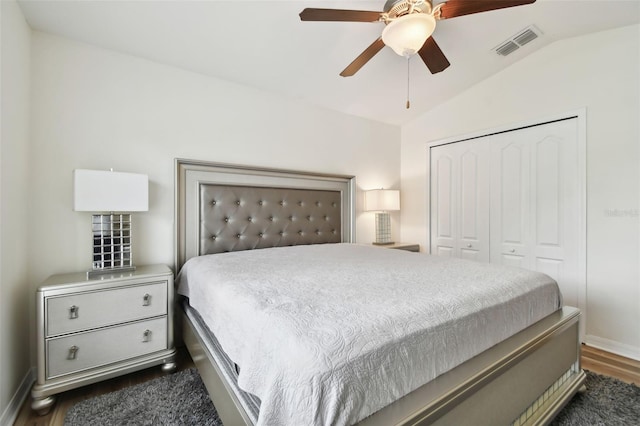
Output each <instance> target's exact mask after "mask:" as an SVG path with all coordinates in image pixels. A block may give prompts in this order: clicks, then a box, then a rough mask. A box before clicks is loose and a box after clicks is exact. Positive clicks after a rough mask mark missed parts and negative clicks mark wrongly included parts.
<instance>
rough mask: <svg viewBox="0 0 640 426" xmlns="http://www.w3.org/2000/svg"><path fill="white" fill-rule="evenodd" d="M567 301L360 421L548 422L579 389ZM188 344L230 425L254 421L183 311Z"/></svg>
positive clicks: (369, 425) (573, 319)
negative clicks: (508, 336) (549, 313)
mask: <svg viewBox="0 0 640 426" xmlns="http://www.w3.org/2000/svg"><path fill="white" fill-rule="evenodd" d="M579 315H580V312H579V311H578V310H577V309H575V308H570V307H565V308H563V309H562V310H560V311H557V312H555V313H553V314H552V315H549V316H548V317H546V318H544V319H542V320H541V321H539V322H537V323H536V324H534V325H532V326H531V327H529V328H527V329H525V330H523V331H522V332H520V333H518V334H516V335H515V336H512V337H511V338H509V339H507V340H506V341H504V342H502V343H500V344H498V345H496V346H494V347H493V348H491V349H489V350H488V351H485V352H483V353H482V354H480V355H478V356H476V357H475V358H473V359H471V360H469V361H467V362H465V363H463V364H461V365H460V366H458V367H456V368H455V369H453V370H451V371H449V372H447V373H445V374H443V375H441V376H439V377H438V378H436V379H435V380H433V381H431V382H429V383H427V384H425V385H424V386H422V387H420V388H418V389H417V390H415V391H414V392H412V393H410V394H409V395H406V396H405V397H403V398H401V399H400V400H398V401H396V402H394V403H393V404H391V405H389V406H387V407H385V408H384V409H382V410H380V411H379V412H377V413H375V414H373V415H371V416H369V417H368V418H366V419H364V420H363V421H362V422H360V425H362V426H379V425H385V426H386V425H409V424H411V425H414V424H425V425H427V424H436V425H451V424H456V425H467V424H468V425H474V426H476V425H508V424H512V425H516V426H522V425H543V424H548V423H549V422H550V421H551V420H552V419H553V418H554V417H555V415H556V414H557V413H558V412H559V411H560V410H561V409H562V408H563V407H564V405H565V404H566V403H567V402H568V401H569V400H570V399H571V398H572V397H573V395H574V394H575V393H576V392H577V391H578V390H579V389H580V387H581V386H582V385H583V383H584V380H585V377H586V376H585V374H584V372H583V371H582V370H581V369H580V345H579V340H578V328H579V327H578V320H579ZM182 320H183V338H184V342H185V344H186V346H187V349H188V350H189V353H190V354H191V357H192V358H193V361H194V363H195V365H196V367H197V368H198V371H199V372H200V375H201V376H202V379H203V381H204V383H205V385H206V387H207V390H208V391H209V395H210V396H211V399H212V400H213V402H214V404H215V406H216V409H217V410H218V414H219V415H220V419H221V420H222V422H223V423H224V424H225V426H233V425H252V424H254V421H253V420H252V419H251V416H250V415H249V414H248V413H247V412H246V411H245V409H244V408H243V404H242V403H241V402H240V400H239V398H238V396H237V395H236V394H235V392H234V391H233V390H232V387H231V386H230V385H229V384H228V383H227V382H226V380H225V379H224V374H223V373H222V369H221V367H220V366H219V365H218V363H217V362H216V359H215V357H214V355H213V354H211V353H210V352H209V350H208V349H207V347H206V345H205V343H204V342H203V340H202V338H201V337H200V336H199V335H198V333H197V331H196V328H195V326H194V325H193V324H192V323H191V321H190V319H189V318H188V317H187V316H186V315H184V316H183V318H182Z"/></svg>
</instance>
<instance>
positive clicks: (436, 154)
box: [430, 141, 490, 262]
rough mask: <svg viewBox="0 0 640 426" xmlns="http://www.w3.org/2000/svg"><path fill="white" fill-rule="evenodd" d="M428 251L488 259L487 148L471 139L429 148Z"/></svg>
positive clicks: (444, 254) (474, 258) (481, 259)
mask: <svg viewBox="0 0 640 426" xmlns="http://www.w3.org/2000/svg"><path fill="white" fill-rule="evenodd" d="M430 218H431V219H430V220H431V253H433V254H437V255H440V256H455V257H462V258H465V259H472V260H479V261H485V262H488V261H489V257H490V253H489V149H488V146H487V145H484V144H478V143H474V142H473V141H466V142H458V143H455V144H451V145H442V146H438V147H434V148H432V149H431V215H430Z"/></svg>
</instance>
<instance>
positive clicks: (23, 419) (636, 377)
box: [14, 345, 640, 426]
mask: <svg viewBox="0 0 640 426" xmlns="http://www.w3.org/2000/svg"><path fill="white" fill-rule="evenodd" d="M581 361H582V368H584V369H586V370H590V371H593V372H595V373H598V374H604V375H606V376H612V377H615V378H618V379H620V380H622V381H624V382H627V383H635V384H637V385H638V384H640V361H635V360H632V359H629V358H624V357H621V356H618V355H614V354H611V353H609V352H605V351H602V350H599V349H595V348H592V347H589V346H586V345H582V356H581ZM193 366H194V365H193V361H192V360H191V358H190V357H189V354H188V353H187V351H186V350H185V348H180V349H179V350H178V370H185V369H188V368H191V367H193ZM162 374H163V373H162V372H161V371H160V367H153V368H148V369H146V370H142V371H139V372H137V373H132V374H128V375H126V376H122V377H116V378H114V379H110V380H106V381H104V382H100V383H96V384H93V385H89V386H84V387H82V388H78V389H74V390H70V391H68V392H64V393H62V394H60V395H58V398H57V401H56V404H55V405H54V406H53V408H52V409H51V412H50V413H49V414H47V415H46V416H38V415H37V414H35V413H34V412H33V411H32V410H31V407H30V402H31V401H30V399H27V401H25V403H24V404H23V405H22V409H21V410H20V414H19V415H18V418H17V419H16V422H15V423H14V425H16V426H23V425H29V426H62V425H63V424H64V416H65V414H66V412H67V410H68V409H69V407H71V406H73V405H74V404H75V403H77V402H79V401H82V400H84V399H87V398H91V397H93V396H97V395H101V394H103V393H107V392H113V391H116V390H118V389H122V388H125V387H127V386H133V385H136V384H138V383H142V382H146V381H148V380H151V379H154V378H156V377H160V376H161V375H162Z"/></svg>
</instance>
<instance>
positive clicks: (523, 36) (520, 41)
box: [493, 25, 542, 56]
mask: <svg viewBox="0 0 640 426" xmlns="http://www.w3.org/2000/svg"><path fill="white" fill-rule="evenodd" d="M541 34H542V33H541V32H540V30H539V29H538V28H536V27H535V26H534V25H531V26H529V27H527V28H525V29H524V30H522V31H520V32H519V33H517V34H516V35H514V36H513V37H511V38H510V39H508V40H505V41H504V42H502V43H500V45H499V46H498V47H496V48H495V49H493V50H495V52H496V53H497V54H498V55H501V56H507V55H508V54H510V53H513V52H514V51H516V50H518V49H519V48H520V47H522V46H524V45H525V44H527V43H529V42H531V41H533V40H535V39H537V38H538V37H539V36H540V35H541Z"/></svg>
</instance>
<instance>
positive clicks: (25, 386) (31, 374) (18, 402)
mask: <svg viewBox="0 0 640 426" xmlns="http://www.w3.org/2000/svg"><path fill="white" fill-rule="evenodd" d="M35 381H36V369H35V368H31V369H30V370H29V371H27V374H26V375H25V376H24V379H22V383H20V387H18V390H17V391H16V393H15V394H14V395H13V398H11V401H9V405H8V406H7V408H6V409H5V410H4V412H3V413H2V415H1V416H0V425H12V424H14V423H15V421H16V419H17V418H18V414H20V408H22V403H23V402H24V401H25V399H27V397H28V396H29V391H30V390H31V386H32V385H33V383H34V382H35Z"/></svg>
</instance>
